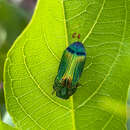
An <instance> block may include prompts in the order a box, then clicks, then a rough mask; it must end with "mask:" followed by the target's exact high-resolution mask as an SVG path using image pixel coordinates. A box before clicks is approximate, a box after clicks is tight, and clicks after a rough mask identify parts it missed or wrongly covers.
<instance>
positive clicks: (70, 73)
mask: <svg viewBox="0 0 130 130" xmlns="http://www.w3.org/2000/svg"><path fill="white" fill-rule="evenodd" d="M85 60H86V50H85V48H84V46H83V44H82V43H80V42H74V43H72V44H71V45H69V46H68V47H67V48H66V49H65V50H64V52H63V55H62V58H61V62H60V65H59V69H58V73H57V76H56V78H55V81H54V85H53V89H54V91H56V96H57V97H60V98H62V99H68V98H69V97H70V96H71V95H73V94H74V93H75V92H76V89H77V87H78V84H79V83H78V81H79V78H80V76H81V73H82V71H83V68H84V64H85Z"/></svg>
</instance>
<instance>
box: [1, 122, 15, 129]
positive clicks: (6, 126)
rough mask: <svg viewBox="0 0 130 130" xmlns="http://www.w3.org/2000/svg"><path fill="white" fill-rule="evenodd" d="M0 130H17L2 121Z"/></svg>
mask: <svg viewBox="0 0 130 130" xmlns="http://www.w3.org/2000/svg"><path fill="white" fill-rule="evenodd" d="M0 130H17V129H16V128H13V127H11V126H9V125H7V124H5V123H3V122H2V121H0Z"/></svg>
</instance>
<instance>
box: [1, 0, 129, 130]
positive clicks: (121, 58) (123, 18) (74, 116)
mask: <svg viewBox="0 0 130 130" xmlns="http://www.w3.org/2000/svg"><path fill="white" fill-rule="evenodd" d="M129 15H130V1H128V0H119V1H117V0H116V1H111V0H88V1H86V0H73V1H72V0H64V1H63V0H53V1H49V0H39V1H38V4H37V7H36V9H35V13H34V15H33V17H32V21H31V23H30V24H29V25H28V27H27V28H26V29H25V31H24V32H23V33H22V34H21V36H20V37H19V38H18V39H17V40H16V42H15V44H14V45H13V47H12V48H11V50H10V51H9V53H8V57H7V59H6V63H5V72H4V74H5V76H4V81H5V82H4V88H5V96H6V105H7V108H8V111H9V113H10V114H11V116H12V117H13V119H14V122H15V124H16V125H17V126H18V127H19V128H20V129H23V130H25V129H29V130H33V129H37V130H38V129H43V130H44V129H45V130H46V129H48V130H52V129H53V130H54V129H63V130H72V129H73V130H95V129H96V130H101V129H102V130H104V129H105V130H112V129H113V130H125V129H126V100H127V91H128V85H129V82H130V65H129V64H130V37H129V33H130V22H129V21H130V17H128V16H129ZM74 32H76V33H77V34H80V35H81V39H80V40H79V41H81V42H82V43H83V44H84V46H85V48H86V51H87V60H86V64H85V68H84V71H83V74H82V77H81V80H80V83H81V84H82V87H79V88H78V91H77V92H76V93H75V94H74V96H72V97H71V98H70V99H69V100H62V99H59V98H58V97H56V96H54V95H52V91H53V88H52V86H53V82H54V79H55V76H56V74H57V69H58V65H59V62H60V58H61V56H62V53H63V50H64V49H65V48H66V47H67V46H68V44H71V43H72V42H74V41H77V40H78V39H77V38H75V39H72V34H73V33H74Z"/></svg>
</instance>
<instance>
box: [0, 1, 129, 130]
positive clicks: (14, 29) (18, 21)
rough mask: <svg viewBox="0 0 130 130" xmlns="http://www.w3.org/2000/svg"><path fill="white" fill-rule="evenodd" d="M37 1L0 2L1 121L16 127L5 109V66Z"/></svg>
mask: <svg viewBox="0 0 130 130" xmlns="http://www.w3.org/2000/svg"><path fill="white" fill-rule="evenodd" d="M36 2H37V0H0V120H2V121H3V122H5V123H7V124H9V125H11V126H14V124H13V122H12V120H11V117H10V116H9V114H8V112H7V111H6V108H5V103H4V93H3V82H2V81H3V66H4V61H5V58H6V54H7V52H8V50H9V48H10V47H11V45H12V43H13V42H14V41H15V39H16V38H17V37H18V36H19V34H20V33H21V32H22V31H23V29H24V28H25V27H26V25H27V24H28V22H29V20H30V19H31V16H32V14H33V10H34V8H35V5H36ZM129 88H130V87H129ZM127 117H128V122H127V128H128V130H130V89H129V93H128V105H127Z"/></svg>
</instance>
